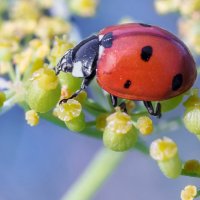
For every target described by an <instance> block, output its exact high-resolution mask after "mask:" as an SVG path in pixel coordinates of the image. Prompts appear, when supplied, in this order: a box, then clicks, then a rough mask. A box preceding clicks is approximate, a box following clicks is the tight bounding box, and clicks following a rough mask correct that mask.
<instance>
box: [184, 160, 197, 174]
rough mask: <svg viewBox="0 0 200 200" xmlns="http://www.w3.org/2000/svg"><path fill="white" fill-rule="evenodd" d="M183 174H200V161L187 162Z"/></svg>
mask: <svg viewBox="0 0 200 200" xmlns="http://www.w3.org/2000/svg"><path fill="white" fill-rule="evenodd" d="M183 172H185V173H189V174H190V173H191V174H200V163H199V161H198V160H187V161H186V162H185V164H184V167H183Z"/></svg>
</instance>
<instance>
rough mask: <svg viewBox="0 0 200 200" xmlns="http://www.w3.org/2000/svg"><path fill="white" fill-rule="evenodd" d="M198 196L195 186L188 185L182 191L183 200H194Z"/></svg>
mask: <svg viewBox="0 0 200 200" xmlns="http://www.w3.org/2000/svg"><path fill="white" fill-rule="evenodd" d="M196 195H197V187H196V186H195V185H187V186H186V187H185V188H184V189H183V190H182V191H181V200H193V199H194V198H195V196H196Z"/></svg>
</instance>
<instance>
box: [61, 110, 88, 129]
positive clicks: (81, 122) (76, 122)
mask: <svg viewBox="0 0 200 200" xmlns="http://www.w3.org/2000/svg"><path fill="white" fill-rule="evenodd" d="M65 124H66V126H67V127H68V129H69V130H71V131H74V132H80V131H82V130H84V129H85V126H86V123H85V115H84V113H83V112H81V113H80V115H79V116H78V117H76V118H74V119H72V120H69V121H66V122H65Z"/></svg>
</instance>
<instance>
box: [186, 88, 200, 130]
mask: <svg viewBox="0 0 200 200" xmlns="http://www.w3.org/2000/svg"><path fill="white" fill-rule="evenodd" d="M184 106H185V108H186V110H185V113H184V117H183V122H184V124H185V127H186V128H187V130H188V131H189V132H191V133H194V134H200V123H199V122H200V98H199V97H198V90H194V91H193V95H192V96H190V97H189V98H188V100H187V101H186V102H185V103H184Z"/></svg>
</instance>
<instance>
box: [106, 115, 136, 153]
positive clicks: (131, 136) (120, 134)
mask: <svg viewBox="0 0 200 200" xmlns="http://www.w3.org/2000/svg"><path fill="white" fill-rule="evenodd" d="M136 141H137V131H136V129H134V127H133V125H132V121H131V118H130V116H129V115H128V114H126V113H124V112H121V111H117V112H115V113H113V114H111V115H110V116H109V117H107V125H106V128H105V130H104V133H103V142H104V145H105V146H106V147H108V148H109V149H112V150H113V151H126V150H128V149H130V148H131V147H133V146H134V144H135V143H136Z"/></svg>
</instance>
